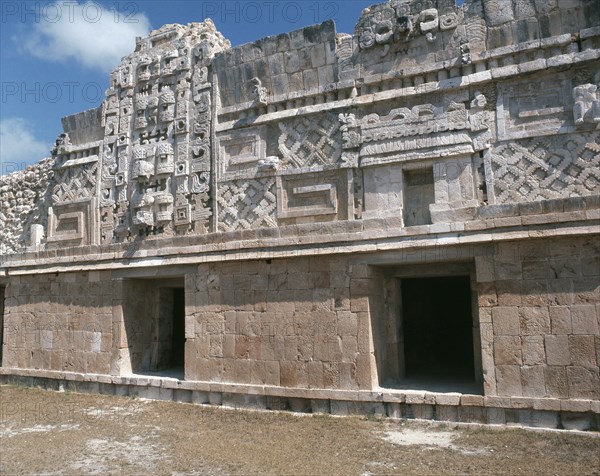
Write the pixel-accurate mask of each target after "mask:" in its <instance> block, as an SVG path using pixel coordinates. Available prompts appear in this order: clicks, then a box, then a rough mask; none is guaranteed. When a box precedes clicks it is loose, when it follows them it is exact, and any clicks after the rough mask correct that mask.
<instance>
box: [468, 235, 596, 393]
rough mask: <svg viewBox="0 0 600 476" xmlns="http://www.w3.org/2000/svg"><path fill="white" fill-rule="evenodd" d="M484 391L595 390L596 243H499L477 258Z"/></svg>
mask: <svg viewBox="0 0 600 476" xmlns="http://www.w3.org/2000/svg"><path fill="white" fill-rule="evenodd" d="M477 280H478V281H479V286H480V294H479V313H480V321H481V323H480V325H481V340H482V360H483V368H484V380H485V393H486V394H487V395H498V396H523V397H552V398H564V399H567V398H571V399H573V398H574V399H592V400H597V399H599V398H600V375H599V364H600V247H599V246H598V241H597V240H594V239H593V238H587V239H584V238H563V239H553V240H533V241H530V242H524V243H520V244H516V243H515V244H502V245H499V247H498V254H497V255H496V256H494V257H492V258H490V257H486V258H477Z"/></svg>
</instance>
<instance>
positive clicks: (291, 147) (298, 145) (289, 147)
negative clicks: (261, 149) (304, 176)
mask: <svg viewBox="0 0 600 476" xmlns="http://www.w3.org/2000/svg"><path fill="white" fill-rule="evenodd" d="M339 128H340V123H339V119H338V117H337V115H335V114H319V115H311V116H304V117H301V118H298V119H294V120H293V121H287V122H280V123H279V129H280V130H281V135H280V136H279V151H280V152H281V154H282V156H283V160H282V162H281V164H280V166H281V168H286V167H292V168H295V167H298V168H300V167H311V166H313V165H325V164H332V163H335V162H337V161H338V159H339V158H340V156H341V152H342V148H341V141H340V137H338V136H339V133H338V131H339Z"/></svg>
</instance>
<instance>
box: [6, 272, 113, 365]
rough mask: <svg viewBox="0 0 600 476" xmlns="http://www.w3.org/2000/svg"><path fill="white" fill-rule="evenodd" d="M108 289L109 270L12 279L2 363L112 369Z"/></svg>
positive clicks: (7, 290) (109, 288) (110, 290)
mask: <svg viewBox="0 0 600 476" xmlns="http://www.w3.org/2000/svg"><path fill="white" fill-rule="evenodd" d="M112 287H113V284H112V282H111V279H110V272H80V273H63V274H60V275H55V274H50V275H48V274H47V275H33V276H21V277H13V278H11V280H10V283H9V284H8V285H7V286H6V288H5V315H4V344H3V355H2V365H3V366H4V367H14V368H30V369H46V370H57V371H70V372H81V373H90V374H108V373H110V361H111V352H112V348H113V329H112V292H113V289H112Z"/></svg>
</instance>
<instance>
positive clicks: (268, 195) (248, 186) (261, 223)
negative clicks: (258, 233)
mask: <svg viewBox="0 0 600 476" xmlns="http://www.w3.org/2000/svg"><path fill="white" fill-rule="evenodd" d="M218 195H219V196H218V198H217V201H218V203H219V230H220V231H234V230H248V229H256V228H267V227H274V226H277V219H276V217H275V210H276V209H277V198H276V196H275V178H273V177H266V178H261V179H256V180H235V181H232V182H228V183H226V184H221V186H220V188H219V194H218Z"/></svg>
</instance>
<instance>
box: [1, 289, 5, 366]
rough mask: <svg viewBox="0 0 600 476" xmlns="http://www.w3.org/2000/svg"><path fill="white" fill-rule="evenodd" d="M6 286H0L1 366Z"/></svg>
mask: <svg viewBox="0 0 600 476" xmlns="http://www.w3.org/2000/svg"><path fill="white" fill-rule="evenodd" d="M4 289H5V288H4V287H3V286H0V367H1V366H2V348H3V347H4Z"/></svg>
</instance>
